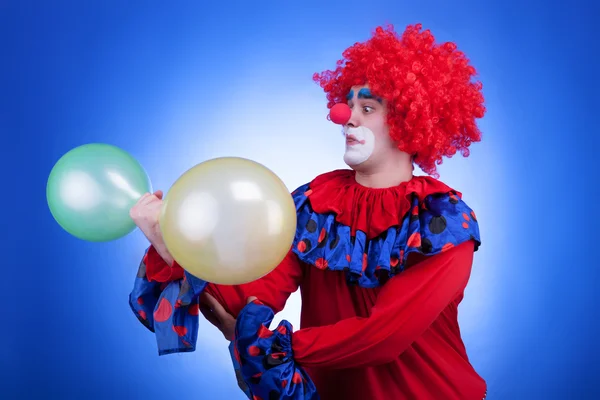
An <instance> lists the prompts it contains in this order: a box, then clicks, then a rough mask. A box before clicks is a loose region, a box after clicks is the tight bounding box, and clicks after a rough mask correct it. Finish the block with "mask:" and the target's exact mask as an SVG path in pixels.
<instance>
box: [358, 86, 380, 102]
mask: <svg viewBox="0 0 600 400" xmlns="http://www.w3.org/2000/svg"><path fill="white" fill-rule="evenodd" d="M358 98H359V99H373V100H377V101H378V102H379V103H381V98H380V97H376V96H373V94H372V93H371V91H370V90H369V89H367V88H362V89H360V90H359V91H358Z"/></svg>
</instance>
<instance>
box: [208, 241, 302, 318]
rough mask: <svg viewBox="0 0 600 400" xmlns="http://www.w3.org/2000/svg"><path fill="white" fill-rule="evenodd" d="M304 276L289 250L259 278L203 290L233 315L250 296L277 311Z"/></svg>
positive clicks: (299, 264)
mask: <svg viewBox="0 0 600 400" xmlns="http://www.w3.org/2000/svg"><path fill="white" fill-rule="evenodd" d="M303 277H304V268H303V266H302V264H301V263H300V261H299V260H298V256H296V254H294V253H293V252H292V251H290V252H289V253H288V254H287V256H286V257H285V258H284V260H283V261H282V262H281V264H279V266H278V267H277V268H275V269H274V270H273V271H272V272H270V273H269V274H267V275H265V276H264V277H262V278H261V279H259V280H256V281H254V282H250V283H246V284H244V285H238V286H230V285H216V284H213V283H210V284H208V285H207V286H206V289H205V290H206V292H207V293H209V294H210V295H212V296H213V297H214V298H215V299H216V300H217V301H218V302H219V303H220V304H221V305H222V306H223V308H225V309H226V310H227V311H228V312H229V313H230V314H231V315H233V316H234V317H237V316H238V314H239V313H240V311H241V310H242V308H244V306H245V305H246V300H247V298H248V297H250V296H257V297H259V298H260V301H261V302H262V303H263V304H265V305H267V306H269V307H271V309H272V310H273V312H275V313H278V312H280V311H281V310H283V307H284V306H285V302H286V301H287V299H288V297H290V295H291V294H292V293H294V292H295V291H296V290H297V289H298V286H299V285H300V283H301V282H302V280H303Z"/></svg>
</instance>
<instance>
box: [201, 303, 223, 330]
mask: <svg viewBox="0 0 600 400" xmlns="http://www.w3.org/2000/svg"><path fill="white" fill-rule="evenodd" d="M200 312H201V313H202V315H204V318H206V320H207V321H208V322H210V323H211V324H213V325H214V326H216V327H217V328H218V329H219V330H221V322H220V321H219V319H218V318H217V317H216V316H215V314H213V312H212V310H211V309H210V307H209V306H207V305H206V304H202V303H200Z"/></svg>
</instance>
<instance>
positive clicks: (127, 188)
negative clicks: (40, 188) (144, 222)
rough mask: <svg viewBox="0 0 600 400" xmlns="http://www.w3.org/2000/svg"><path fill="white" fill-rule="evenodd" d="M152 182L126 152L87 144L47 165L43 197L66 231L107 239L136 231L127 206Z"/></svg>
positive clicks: (91, 240)
mask: <svg viewBox="0 0 600 400" xmlns="http://www.w3.org/2000/svg"><path fill="white" fill-rule="evenodd" d="M151 191H152V185H151V183H150V179H149V178H148V175H147V174H146V171H145V170H144V168H143V167H142V166H141V165H140V164H139V163H138V162H137V161H136V160H135V159H134V158H133V157H132V156H131V155H130V154H129V153H127V152H126V151H124V150H122V149H120V148H118V147H115V146H112V145H108V144H102V143H91V144H86V145H83V146H79V147H76V148H74V149H73V150H71V151H69V152H68V153H66V154H65V155H64V156H62V157H61V158H60V159H59V160H58V162H57V163H56V164H55V165H54V167H53V168H52V171H51V172H50V176H49V178H48V184H47V186H46V198H47V201H48V206H49V207H50V212H51V213H52V216H53V217H54V219H55V220H56V222H58V224H59V225H60V226H61V227H62V228H63V229H64V230H65V231H67V232H69V233H70V234H71V235H73V236H75V237H77V238H79V239H83V240H86V241H89V242H108V241H111V240H115V239H119V238H121V237H123V236H126V235H128V234H129V233H131V232H132V231H133V230H134V229H135V227H136V226H135V224H134V222H133V220H132V219H131V217H130V216H129V210H130V209H131V207H133V205H134V204H135V203H136V202H137V201H138V200H139V199H140V197H142V195H143V194H144V193H147V192H151Z"/></svg>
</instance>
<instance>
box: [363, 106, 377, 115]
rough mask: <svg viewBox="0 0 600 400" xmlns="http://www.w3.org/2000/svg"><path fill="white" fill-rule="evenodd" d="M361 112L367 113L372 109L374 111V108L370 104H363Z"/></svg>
mask: <svg viewBox="0 0 600 400" xmlns="http://www.w3.org/2000/svg"><path fill="white" fill-rule="evenodd" d="M362 109H363V112H365V113H367V114H369V113H372V112H373V111H375V108H373V107H371V106H363V108H362Z"/></svg>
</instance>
